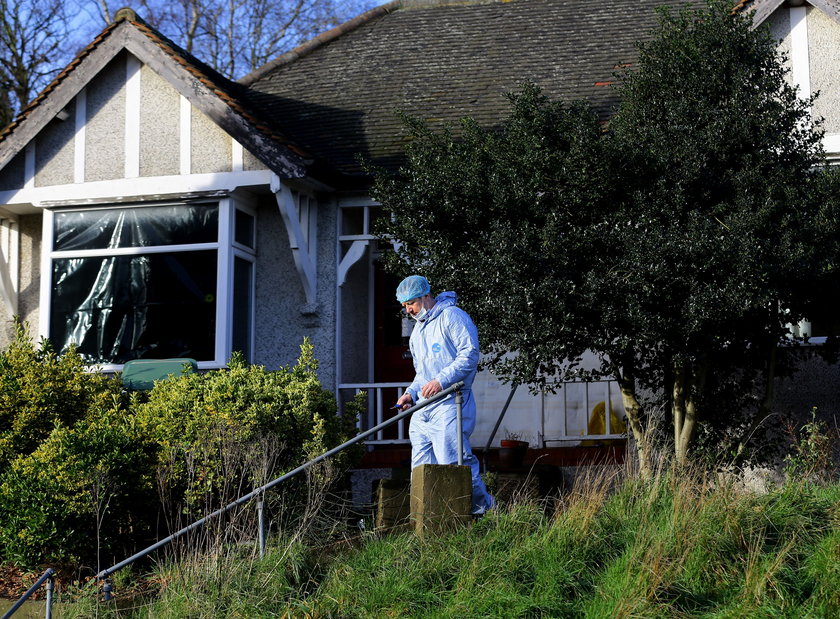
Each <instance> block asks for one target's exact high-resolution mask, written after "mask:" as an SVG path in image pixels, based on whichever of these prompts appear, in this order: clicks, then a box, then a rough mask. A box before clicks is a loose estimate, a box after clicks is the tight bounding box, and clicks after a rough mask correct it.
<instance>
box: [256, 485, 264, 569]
mask: <svg viewBox="0 0 840 619" xmlns="http://www.w3.org/2000/svg"><path fill="white" fill-rule="evenodd" d="M264 497H265V495H263V494H261V495H260V498H259V499H257V527H259V536H258V539H259V543H260V559H262V558H263V557H264V556H265V501H264Z"/></svg>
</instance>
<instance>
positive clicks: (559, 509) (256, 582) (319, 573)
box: [69, 475, 840, 618]
mask: <svg viewBox="0 0 840 619" xmlns="http://www.w3.org/2000/svg"><path fill="white" fill-rule="evenodd" d="M580 481H581V482H582V483H579V484H576V485H575V486H574V488H573V489H572V490H571V492H569V493H568V494H566V495H565V496H563V497H562V499H561V501H560V502H559V503H558V504H557V505H556V509H550V508H548V506H546V505H540V504H535V503H525V504H514V505H510V506H508V507H506V508H502V509H501V510H498V511H496V512H491V513H490V514H488V515H487V516H485V517H484V518H483V519H481V520H480V521H478V522H477V523H475V524H474V525H473V526H471V527H465V528H463V529H462V530H460V531H458V532H456V533H453V534H450V535H445V536H441V537H434V536H427V537H425V538H423V539H420V538H418V537H416V536H414V535H412V534H392V535H388V536H384V537H378V536H375V535H374V536H366V537H364V538H363V539H361V540H357V542H356V543H355V544H342V545H341V546H340V548H341V550H336V549H335V548H336V546H334V545H333V546H330V547H329V548H331V551H329V552H324V547H323V546H321V547H320V548H319V547H317V546H310V547H308V548H302V547H301V546H299V545H297V544H295V543H294V542H289V541H288V540H277V545H276V546H273V547H272V548H271V549H270V550H269V553H268V554H267V555H266V558H265V559H263V560H260V559H257V558H255V557H251V556H247V555H246V554H245V553H243V552H242V550H241V547H237V548H232V549H230V551H229V553H230V554H229V555H228V560H226V561H223V565H224V569H213V570H208V569H203V568H202V566H204V565H206V564H207V563H208V562H212V561H216V560H217V559H216V557H212V558H207V557H200V558H198V559H197V560H196V561H195V563H194V564H190V565H180V566H178V567H177V568H176V567H175V566H168V567H166V568H165V569H164V573H165V575H166V576H165V577H161V578H157V579H156V580H157V582H161V583H163V585H162V587H161V590H160V591H159V592H158V593H157V595H156V596H155V599H154V600H152V601H151V602H150V603H149V605H148V606H145V607H142V608H137V609H135V611H134V613H132V614H131V616H136V617H146V616H160V615H161V614H164V615H166V616H172V617H197V616H210V615H213V616H230V617H233V616H266V615H272V616H313V617H387V616H400V617H402V616H409V617H524V616H545V617H631V616H632V617H651V618H654V617H657V618H658V617H688V616H692V617H697V616H704V617H706V616H708V617H712V616H719V617H747V616H749V617H779V616H783V617H800V616H808V617H832V616H836V615H837V613H838V612H840V597H838V594H837V591H838V589H837V584H838V576H840V570H838V565H840V563H838V561H837V552H839V551H840V543H838V542H839V541H840V538H838V534H837V532H838V527H840V520H838V518H840V512H838V507H837V506H838V505H840V486H838V485H837V484H829V485H824V486H820V485H815V484H790V485H787V486H784V487H781V488H779V489H777V490H775V491H773V492H770V493H768V494H766V495H758V494H753V493H750V492H747V491H745V490H743V489H742V488H740V487H739V486H737V485H735V484H732V483H727V482H723V481H721V480H712V479H706V478H703V477H694V476H691V475H688V476H685V475H683V476H681V477H679V478H677V477H674V476H671V475H663V476H660V477H657V478H655V479H653V480H650V481H648V482H641V481H639V480H636V479H629V480H624V481H621V480H618V482H617V483H616V482H615V480H613V479H604V478H600V479H599V478H597V477H596V478H594V479H593V478H591V477H590V478H587V479H583V480H580ZM611 487H612V489H611V490H608V489H609V488H611ZM92 606H93V605H92V604H87V605H82V608H80V613H79V614H78V615H74V614H73V612H72V607H71V608H70V609H69V610H70V615H69V616H85V613H88V614H94V611H96V614H97V616H105V617H108V616H116V614H117V613H119V614H120V616H125V613H126V610H116V609H113V610H109V609H107V608H105V607H103V606H99V607H98V608H96V607H92Z"/></svg>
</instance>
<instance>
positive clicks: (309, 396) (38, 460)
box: [0, 327, 361, 567]
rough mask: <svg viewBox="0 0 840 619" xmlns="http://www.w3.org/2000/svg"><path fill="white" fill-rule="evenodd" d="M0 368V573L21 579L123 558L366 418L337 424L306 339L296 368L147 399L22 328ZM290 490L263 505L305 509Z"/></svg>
mask: <svg viewBox="0 0 840 619" xmlns="http://www.w3.org/2000/svg"><path fill="white" fill-rule="evenodd" d="M0 369H2V371H3V374H2V379H0V380H2V385H0V560H5V561H11V562H13V563H16V564H18V565H21V566H27V567H33V566H36V565H38V564H42V563H44V562H50V563H53V564H56V563H58V564H67V563H76V564H79V563H80V562H81V563H83V564H85V565H89V566H91V565H93V563H94V562H96V564H97V565H98V567H105V566H104V565H101V563H103V562H109V561H111V560H112V559H116V560H119V559H121V558H124V557H125V556H127V555H128V554H131V553H132V552H134V551H135V550H137V549H138V548H139V547H142V545H145V544H146V543H147V542H148V541H150V539H151V536H152V535H154V536H158V535H159V534H160V533H161V531H160V530H155V529H156V527H158V525H159V519H160V517H161V516H165V517H167V518H169V520H168V523H169V528H170V529H173V528H176V527H179V526H181V525H182V524H186V522H183V519H184V518H189V519H192V518H193V517H195V516H203V515H205V513H206V512H207V511H208V509H209V508H211V507H212V508H216V507H218V506H219V504H226V503H228V502H230V501H233V500H235V499H236V498H238V497H239V496H241V495H243V494H246V493H248V492H250V491H251V490H252V489H253V488H254V487H257V486H260V485H262V484H264V483H266V482H267V481H269V480H271V479H273V478H274V477H276V476H278V475H279V474H280V473H281V472H283V471H285V470H288V469H290V468H293V467H296V466H298V465H299V464H301V463H303V462H304V461H305V460H306V459H308V458H310V457H312V456H315V455H319V454H321V453H323V452H324V451H326V450H327V449H328V448H330V447H333V446H335V445H337V444H338V443H340V442H342V441H343V440H346V439H347V438H349V437H350V436H353V435H354V434H355V432H356V428H355V421H356V415H357V414H358V411H359V410H360V408H361V407H360V403H359V402H358V401H356V402H353V403H351V406H350V407H349V411H350V414H348V415H346V416H344V417H339V416H338V415H336V411H337V406H336V401H335V398H334V396H333V395H332V394H331V393H330V392H328V391H326V390H325V389H323V387H322V386H321V384H320V383H319V381H318V378H317V375H316V370H317V361H316V360H315V358H314V356H313V349H312V345H311V344H310V343H309V342H308V341H307V340H305V341H304V343H303V345H302V346H301V357H300V359H299V361H298V363H297V365H295V366H294V367H290V368H289V367H284V368H281V369H280V370H278V371H267V370H266V369H265V368H263V367H261V366H256V365H248V364H247V363H246V362H245V361H244V360H243V359H242V357H241V356H234V358H233V359H231V362H230V365H229V368H228V369H226V370H216V371H211V372H207V373H204V374H189V375H184V376H181V377H173V378H170V379H167V380H165V381H160V382H158V383H157V384H156V385H155V387H154V388H153V389H152V390H151V391H150V392H149V393H148V394H147V395H143V396H140V395H139V394H132V396H131V397H126V395H125V394H124V393H123V391H122V388H121V387H122V385H121V382H120V381H119V380H115V379H113V378H107V377H105V376H102V375H100V374H97V373H89V372H87V371H86V368H85V366H84V364H83V363H82V360H81V358H80V357H79V356H78V355H77V354H76V353H75V352H73V351H71V352H70V353H68V354H65V355H61V356H58V355H55V354H54V353H53V352H52V350H51V349H50V347H49V344H48V343H46V342H43V343H42V344H41V346H40V348H38V349H36V348H35V346H33V345H32V344H31V342H30V341H29V340H28V339H27V338H26V337H25V334H24V332H23V329H22V328H21V327H19V328H18V336H17V338H16V340H15V341H14V342H13V343H12V345H11V346H10V347H9V349H8V350H7V351H6V352H4V353H3V354H2V355H0ZM359 453H360V452H359V449H358V448H357V449H356V450H354V451H352V452H349V453H344V454H343V455H341V456H339V457H338V458H336V459H335V460H334V462H333V463H332V465H331V466H335V465H336V464H337V465H338V468H339V469H341V468H343V466H345V465H347V464H348V463H350V462H351V461H352V459H353V457H354V455H357V454H359ZM319 474H320V477H318V479H317V480H316V482H315V483H318V484H323V483H325V482H326V481H328V478H327V476H326V475H325V469H320V473H319ZM310 482H311V480H310ZM305 485H306V480H303V481H301V482H298V484H297V486H296V487H297V488H298V489H305ZM294 487H295V486H291V485H290V487H289V489H286V488H282V489H279V490H280V491H279V492H273V493H272V494H271V495H270V496H269V497H267V498H268V499H269V500H270V501H274V502H275V503H278V502H285V503H286V504H288V503H289V502H293V503H294V504H295V505H297V506H298V507H299V506H300V501H305V500H307V498H308V497H307V496H306V495H305V494H300V493H298V494H296V493H294V492H291V491H290V489H291V488H294ZM307 507H308V508H309V509H310V511H309V512H308V513H309V514H310V515H311V507H309V506H307ZM296 511H297V512H301V513H305V510H300V509H297V510H296ZM251 512H253V510H251ZM219 526H220V527H223V526H225V525H224V524H220V525H219ZM250 531H251V533H253V527H251V528H250ZM164 532H165V530H164Z"/></svg>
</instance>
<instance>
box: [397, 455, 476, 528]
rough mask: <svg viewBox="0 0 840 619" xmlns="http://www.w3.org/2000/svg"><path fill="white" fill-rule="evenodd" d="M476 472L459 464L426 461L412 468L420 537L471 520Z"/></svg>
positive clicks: (413, 506) (413, 510) (414, 521)
mask: <svg viewBox="0 0 840 619" xmlns="http://www.w3.org/2000/svg"><path fill="white" fill-rule="evenodd" d="M471 511H472V475H471V473H470V467H468V466H458V465H457V464H422V465H420V466H418V467H416V468H414V469H413V470H412V471H411V520H412V524H413V526H414V531H415V533H417V535H419V536H421V537H422V536H423V535H425V534H427V533H438V532H442V531H449V530H452V529H453V528H455V527H456V526H458V525H459V524H461V523H468V522H471V520H472V516H471V515H470V512H471Z"/></svg>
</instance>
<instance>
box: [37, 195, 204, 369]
mask: <svg viewBox="0 0 840 619" xmlns="http://www.w3.org/2000/svg"><path fill="white" fill-rule="evenodd" d="M217 240H218V208H217V207H216V206H188V205H180V206H155V207H145V208H125V209H108V210H91V211H81V212H69V213H57V214H56V219H55V238H54V252H55V253H54V256H53V261H52V285H53V289H52V303H51V314H50V340H51V341H52V342H53V344H54V345H55V346H56V348H58V349H59V350H66V349H67V348H69V347H70V346H71V345H74V344H75V345H76V347H77V349H78V350H79V352H80V353H81V354H82V356H83V357H84V359H85V360H86V361H87V362H89V363H124V362H125V361H128V360H130V359H136V358H165V357H192V358H194V359H199V360H208V359H213V358H214V356H215V329H216V294H217V291H216V286H217V253H218V250H217V249H206V247H207V246H206V245H204V246H203V247H202V248H201V249H198V248H196V249H192V248H191V247H190V244H194V243H216V242H217ZM176 245H177V246H178V247H174V246H176ZM168 246H173V247H172V250H171V251H161V249H160V248H161V247H168ZM124 248H149V249H151V248H157V250H156V251H142V250H141V251H139V252H130V253H129V254H125V253H124V252H123V253H119V255H113V254H112V250H119V249H124ZM91 250H93V251H91ZM80 251H83V252H84V254H85V255H82V256H73V255H72V254H70V252H80ZM64 252H66V253H67V254H70V255H67V257H64V256H62V255H61V254H62V253H64ZM109 253H111V254H112V255H109ZM91 254H93V255H91Z"/></svg>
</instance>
